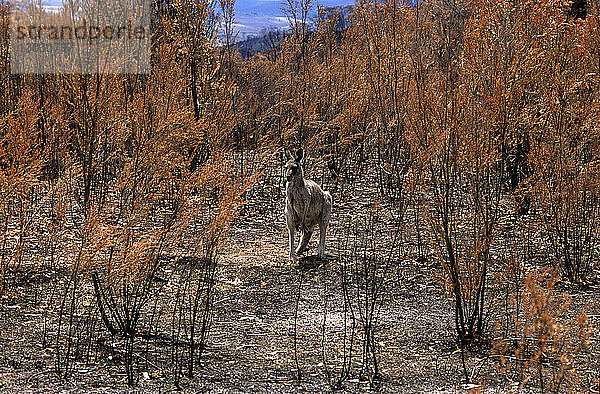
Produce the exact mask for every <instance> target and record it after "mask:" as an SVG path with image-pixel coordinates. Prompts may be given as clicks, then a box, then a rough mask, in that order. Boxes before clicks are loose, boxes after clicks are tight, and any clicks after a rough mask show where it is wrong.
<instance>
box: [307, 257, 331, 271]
mask: <svg viewBox="0 0 600 394" xmlns="http://www.w3.org/2000/svg"><path fill="white" fill-rule="evenodd" d="M336 259H337V257H336V256H333V255H328V254H326V255H325V256H323V257H319V256H318V255H316V254H313V255H309V256H302V257H300V258H299V259H298V268H300V270H302V271H310V270H314V269H317V268H319V267H321V266H323V265H325V264H327V263H328V262H329V261H333V260H336Z"/></svg>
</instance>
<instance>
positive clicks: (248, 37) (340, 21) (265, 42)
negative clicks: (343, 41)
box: [236, 5, 353, 59]
mask: <svg viewBox="0 0 600 394" xmlns="http://www.w3.org/2000/svg"><path fill="white" fill-rule="evenodd" d="M352 8H353V6H351V5H346V6H336V7H321V8H320V10H319V17H320V18H323V19H330V18H336V19H337V26H336V31H338V32H340V33H341V32H343V31H344V30H345V29H346V28H347V27H348V24H349V17H350V13H351V12H352ZM282 19H283V18H282ZM285 22H286V23H285V25H283V26H281V27H279V26H276V25H270V26H269V25H268V24H265V25H263V28H262V29H261V30H260V31H259V32H258V33H257V34H252V33H250V32H249V33H247V34H244V35H242V34H240V35H238V37H237V38H238V41H237V44H236V45H237V48H238V50H239V52H240V54H241V55H242V57H243V58H245V59H249V58H251V57H252V56H254V54H256V53H269V52H271V51H273V50H274V49H277V48H278V47H279V44H280V43H281V41H282V40H283V39H284V38H285V35H286V34H287V31H288V27H289V25H288V23H287V19H285Z"/></svg>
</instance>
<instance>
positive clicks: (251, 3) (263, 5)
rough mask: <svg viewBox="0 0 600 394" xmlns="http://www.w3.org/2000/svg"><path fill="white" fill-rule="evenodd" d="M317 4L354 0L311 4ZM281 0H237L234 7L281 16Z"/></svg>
mask: <svg viewBox="0 0 600 394" xmlns="http://www.w3.org/2000/svg"><path fill="white" fill-rule="evenodd" d="M317 4H320V5H323V6H326V7H332V6H338V5H348V4H354V0H320V1H318V2H316V1H315V2H314V3H313V5H314V7H315V8H316V6H317ZM281 5H282V2H281V0H237V1H236V4H235V8H236V11H237V12H240V13H253V14H263V15H272V16H283V12H282V11H281Z"/></svg>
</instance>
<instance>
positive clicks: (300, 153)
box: [296, 148, 304, 162]
mask: <svg viewBox="0 0 600 394" xmlns="http://www.w3.org/2000/svg"><path fill="white" fill-rule="evenodd" d="M303 157H304V151H303V150H302V148H300V149H298V150H297V151H296V161H297V162H300V161H301V160H302V158H303Z"/></svg>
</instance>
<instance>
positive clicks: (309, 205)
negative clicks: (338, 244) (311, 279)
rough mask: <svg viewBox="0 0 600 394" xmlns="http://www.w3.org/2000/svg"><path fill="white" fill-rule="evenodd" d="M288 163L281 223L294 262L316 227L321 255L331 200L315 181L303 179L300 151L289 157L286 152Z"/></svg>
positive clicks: (301, 152) (302, 153)
mask: <svg viewBox="0 0 600 394" xmlns="http://www.w3.org/2000/svg"><path fill="white" fill-rule="evenodd" d="M286 154H287V156H288V159H289V160H288V161H287V163H286V164H285V175H286V181H287V182H286V186H285V193H286V199H285V221H286V223H287V228H288V233H289V242H290V260H291V261H294V262H295V261H297V260H298V257H297V254H300V253H303V252H304V251H305V250H306V249H307V246H308V241H310V237H311V236H312V233H313V231H314V229H315V227H316V226H319V237H320V238H319V250H318V256H319V257H323V256H324V255H325V234H326V232H327V226H328V225H329V220H330V219H331V204H332V198H331V194H329V192H326V191H323V190H322V189H321V187H320V186H319V185H317V184H316V183H315V182H313V181H311V180H308V179H304V174H303V171H302V158H303V157H304V151H303V150H302V149H298V151H297V152H296V156H295V157H293V156H292V155H291V154H290V153H289V152H287V151H286ZM296 230H300V232H301V233H302V237H301V240H300V245H298V249H296V250H294V235H295V231H296Z"/></svg>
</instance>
